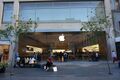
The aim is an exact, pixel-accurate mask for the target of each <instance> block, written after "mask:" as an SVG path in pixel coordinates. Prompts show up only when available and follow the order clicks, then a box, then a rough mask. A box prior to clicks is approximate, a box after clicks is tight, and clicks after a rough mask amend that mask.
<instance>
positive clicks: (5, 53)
mask: <svg viewBox="0 0 120 80" xmlns="http://www.w3.org/2000/svg"><path fill="white" fill-rule="evenodd" d="M8 59H9V45H8V44H0V62H3V63H7V62H8Z"/></svg>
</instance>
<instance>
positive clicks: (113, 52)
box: [112, 51, 117, 63]
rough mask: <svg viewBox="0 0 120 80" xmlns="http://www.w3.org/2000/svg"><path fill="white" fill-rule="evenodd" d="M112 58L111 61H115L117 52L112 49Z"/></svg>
mask: <svg viewBox="0 0 120 80" xmlns="http://www.w3.org/2000/svg"><path fill="white" fill-rule="evenodd" d="M112 59H113V63H115V61H117V54H116V53H115V51H112Z"/></svg>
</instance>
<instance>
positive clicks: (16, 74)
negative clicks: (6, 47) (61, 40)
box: [0, 61, 120, 80]
mask: <svg viewBox="0 0 120 80" xmlns="http://www.w3.org/2000/svg"><path fill="white" fill-rule="evenodd" d="M54 64H55V65H57V67H58V72H47V71H44V70H42V69H41V68H14V69H12V70H10V69H8V70H7V72H6V73H5V74H0V80H120V69H119V68H118V65H117V64H113V63H110V68H111V72H112V75H109V74H108V66H107V62H106V61H100V62H84V61H82V62H81V61H70V62H55V63H54ZM10 71H12V73H13V75H12V76H10Z"/></svg>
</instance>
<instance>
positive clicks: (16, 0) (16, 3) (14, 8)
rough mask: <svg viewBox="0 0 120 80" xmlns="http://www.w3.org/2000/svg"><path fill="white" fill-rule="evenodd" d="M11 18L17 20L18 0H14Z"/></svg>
mask: <svg viewBox="0 0 120 80" xmlns="http://www.w3.org/2000/svg"><path fill="white" fill-rule="evenodd" d="M13 16H14V18H15V20H18V19H19V0H14V6H13Z"/></svg>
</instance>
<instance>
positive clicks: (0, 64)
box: [0, 63, 8, 68]
mask: <svg viewBox="0 0 120 80" xmlns="http://www.w3.org/2000/svg"><path fill="white" fill-rule="evenodd" d="M7 66H8V64H7V63H0V68H2V67H7Z"/></svg>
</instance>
